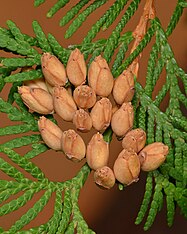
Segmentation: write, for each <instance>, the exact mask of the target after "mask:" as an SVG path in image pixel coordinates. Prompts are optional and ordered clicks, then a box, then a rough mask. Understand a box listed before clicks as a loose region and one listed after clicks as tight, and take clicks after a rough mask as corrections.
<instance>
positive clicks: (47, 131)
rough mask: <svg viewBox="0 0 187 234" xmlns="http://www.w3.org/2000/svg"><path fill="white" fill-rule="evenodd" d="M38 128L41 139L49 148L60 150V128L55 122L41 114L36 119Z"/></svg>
mask: <svg viewBox="0 0 187 234" xmlns="http://www.w3.org/2000/svg"><path fill="white" fill-rule="evenodd" d="M38 128H39V131H40V133H41V136H42V139H43V141H44V142H45V144H46V145H47V146H49V148H51V149H53V150H61V138H62V130H61V129H60V128H59V127H58V126H57V125H56V124H55V123H53V122H52V121H51V120H49V119H47V118H45V117H44V116H42V117H40V119H39V120H38Z"/></svg>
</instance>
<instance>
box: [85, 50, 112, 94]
mask: <svg viewBox="0 0 187 234" xmlns="http://www.w3.org/2000/svg"><path fill="white" fill-rule="evenodd" d="M88 83H89V85H90V87H92V88H93V89H94V91H95V93H96V94H97V95H99V96H102V97H108V96H109V95H110V93H111V92H112V88H113V83H114V79H113V76H112V73H111V71H110V68H109V66H108V64H107V62H106V60H105V59H104V58H102V57H101V55H99V56H98V57H96V58H95V59H94V60H93V62H92V63H91V64H90V67H89V70H88Z"/></svg>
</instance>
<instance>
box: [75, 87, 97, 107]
mask: <svg viewBox="0 0 187 234" xmlns="http://www.w3.org/2000/svg"><path fill="white" fill-rule="evenodd" d="M73 97H74V100H75V102H76V104H77V106H79V107H80V108H82V109H89V108H91V107H92V106H93V105H94V104H95V102H96V95H95V92H94V90H93V89H92V88H91V87H89V86H88V85H80V86H78V87H77V88H76V89H75V90H74V92H73Z"/></svg>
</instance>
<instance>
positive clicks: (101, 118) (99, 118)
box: [90, 98, 112, 131]
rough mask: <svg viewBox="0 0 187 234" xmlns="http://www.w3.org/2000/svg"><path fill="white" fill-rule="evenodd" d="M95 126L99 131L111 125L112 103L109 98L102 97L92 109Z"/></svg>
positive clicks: (91, 114)
mask: <svg viewBox="0 0 187 234" xmlns="http://www.w3.org/2000/svg"><path fill="white" fill-rule="evenodd" d="M90 116H91V118H92V122H93V127H94V128H95V129H96V130H97V131H104V130H105V129H106V128H107V127H108V126H109V125H110V121H111V118H112V104H111V102H110V100H109V99H108V98H102V99H100V100H99V101H97V102H96V104H95V105H94V107H93V108H92V110H91V113H90Z"/></svg>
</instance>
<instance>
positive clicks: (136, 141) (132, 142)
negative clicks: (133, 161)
mask: <svg viewBox="0 0 187 234" xmlns="http://www.w3.org/2000/svg"><path fill="white" fill-rule="evenodd" d="M145 143H146V133H145V132H144V130H143V129H141V128H136V129H133V130H131V131H130V132H128V133H127V134H126V135H125V137H124V138H123V141H122V146H123V148H124V149H130V148H132V149H133V150H134V151H135V152H136V153H138V152H139V151H140V150H141V149H143V147H144V146H145Z"/></svg>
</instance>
